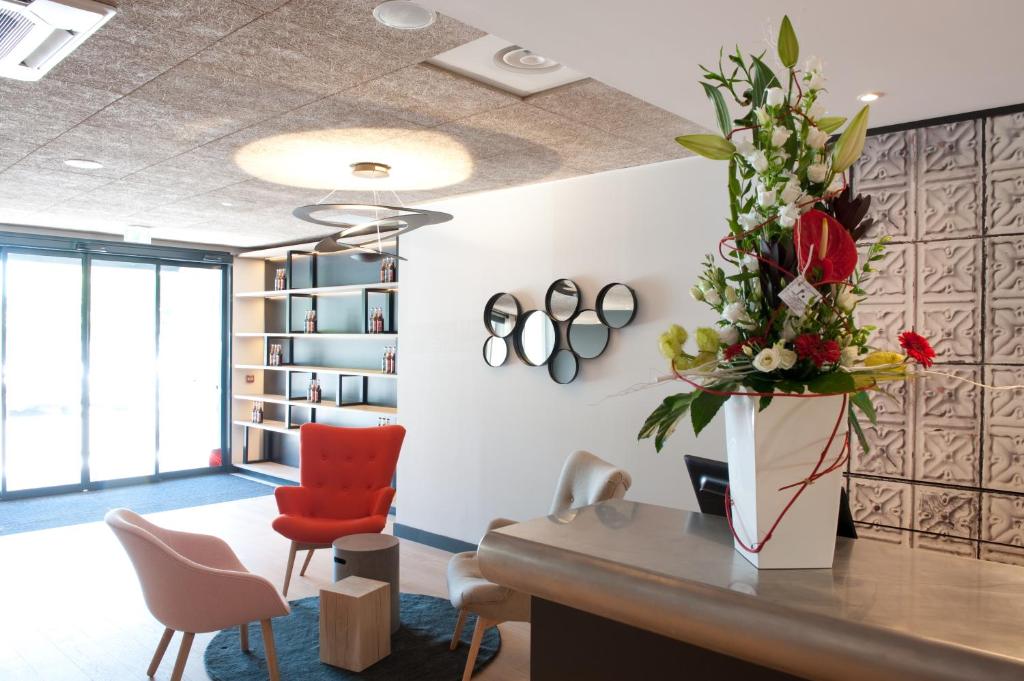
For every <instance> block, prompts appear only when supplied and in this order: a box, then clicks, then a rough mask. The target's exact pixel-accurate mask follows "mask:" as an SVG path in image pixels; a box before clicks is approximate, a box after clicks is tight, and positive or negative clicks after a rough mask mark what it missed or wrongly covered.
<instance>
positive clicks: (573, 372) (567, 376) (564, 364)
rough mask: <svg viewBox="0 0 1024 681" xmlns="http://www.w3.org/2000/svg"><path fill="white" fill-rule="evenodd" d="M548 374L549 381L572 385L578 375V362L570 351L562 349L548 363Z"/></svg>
mask: <svg viewBox="0 0 1024 681" xmlns="http://www.w3.org/2000/svg"><path fill="white" fill-rule="evenodd" d="M548 373H549V374H551V380H552V381H554V382H555V383H561V384H562V385H565V384H566V383H572V382H573V381H575V380H576V376H577V374H579V373H580V361H579V360H578V359H576V355H575V354H574V353H573V351H572V350H566V349H565V348H562V349H561V350H558V351H557V352H555V354H554V355H552V356H551V361H550V362H548Z"/></svg>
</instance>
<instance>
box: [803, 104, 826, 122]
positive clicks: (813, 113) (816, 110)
mask: <svg viewBox="0 0 1024 681" xmlns="http://www.w3.org/2000/svg"><path fill="white" fill-rule="evenodd" d="M826 112H827V109H826V108H825V103H824V102H822V101H821V100H815V102H814V104H811V105H810V106H809V107H808V108H807V116H808V117H810V118H813V119H814V120H818V119H819V118H821V117H822V116H824V115H825V113H826Z"/></svg>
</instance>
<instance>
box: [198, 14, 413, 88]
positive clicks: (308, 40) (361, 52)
mask: <svg viewBox="0 0 1024 681" xmlns="http://www.w3.org/2000/svg"><path fill="white" fill-rule="evenodd" d="M195 59H196V61H198V62H201V63H206V64H215V65H217V66H218V67H219V68H221V69H224V70H227V71H230V72H231V73H233V74H238V75H242V76H246V77H248V78H253V79H256V80H265V81H270V82H276V83H280V84H283V85H287V86H289V87H293V88H300V89H304V90H309V91H311V92H316V93H319V94H330V93H333V92H338V91H340V90H344V89H346V88H348V87H351V86H353V85H357V84H359V83H363V82H365V81H368V80H370V79H372V78H376V77H378V76H381V75H383V74H385V73H388V72H389V71H394V70H395V69H398V68H400V67H401V66H403V64H404V62H403V61H402V60H400V59H397V58H395V57H392V56H390V55H388V54H386V53H384V52H379V51H377V50H371V49H368V48H366V47H364V46H362V45H357V44H355V43H352V42H348V41H346V40H342V39H339V38H338V37H337V36H334V35H331V34H327V33H324V32H321V31H314V30H310V28H309V27H308V26H304V25H302V24H296V23H292V22H290V21H283V20H281V19H280V17H278V16H276V15H273V16H264V17H262V18H260V19H257V20H256V21H254V22H252V23H251V24H249V25H248V26H245V27H243V28H241V29H239V30H238V31H235V32H234V33H232V34H231V35H229V36H227V37H226V38H224V39H222V40H220V41H219V42H217V43H216V44H215V45H213V46H212V47H210V48H208V49H206V50H204V51H202V52H201V53H199V54H198V55H197V56H196V58H195Z"/></svg>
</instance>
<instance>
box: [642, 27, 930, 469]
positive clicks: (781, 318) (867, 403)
mask: <svg viewBox="0 0 1024 681" xmlns="http://www.w3.org/2000/svg"><path fill="white" fill-rule="evenodd" d="M778 58H779V62H780V63H781V65H782V67H783V68H784V69H785V71H784V72H783V74H782V77H781V78H780V77H779V76H778V75H777V74H776V73H775V72H774V71H773V70H772V68H771V67H770V66H769V65H768V64H767V62H766V60H765V58H764V54H763V53H762V54H760V55H750V56H749V57H744V56H743V55H742V54H741V52H740V50H739V49H738V48H737V49H736V51H735V52H734V53H731V54H725V55H723V54H720V55H719V63H718V67H717V70H713V69H709V68H705V67H701V68H702V70H703V81H702V82H701V86H702V87H703V88H704V91H705V92H706V94H707V96H708V98H709V99H710V101H711V103H712V105H713V106H714V110H715V114H716V118H717V122H718V126H719V128H720V129H721V135H716V134H701V135H687V136H683V137H678V138H676V141H677V142H678V143H679V144H681V145H682V146H684V147H686V148H687V149H690V150H691V151H693V152H695V153H697V154H699V155H701V156H705V157H707V158H710V159H715V160H721V161H726V162H727V163H728V165H729V172H728V182H729V217H728V220H727V222H728V226H729V233H728V234H727V235H726V236H725V237H724V238H722V240H721V241H720V242H719V249H718V250H719V259H718V260H716V258H715V257H714V256H711V255H709V256H707V258H706V260H705V263H704V267H703V271H702V274H701V276H700V278H699V280H698V281H697V283H696V285H694V286H693V288H692V289H691V290H690V293H691V295H692V296H693V297H694V298H695V299H697V300H698V301H702V302H704V303H705V304H707V305H708V306H709V307H710V308H711V309H712V310H713V311H714V313H715V315H716V316H717V317H718V320H717V321H716V322H715V323H714V325H713V326H708V327H703V328H698V329H696V331H695V333H694V336H695V339H696V346H697V347H696V352H693V353H691V352H688V351H687V349H686V348H687V341H688V338H689V334H688V333H687V331H686V330H685V329H683V328H682V327H680V326H678V325H673V326H672V327H671V328H670V329H669V330H668V331H667V332H666V333H664V334H662V336H661V338H660V339H659V345H660V349H661V352H662V353H663V354H664V355H665V357H666V359H668V360H669V361H670V362H671V366H672V372H673V377H674V378H677V379H679V380H682V381H684V382H686V383H688V384H690V385H691V386H692V387H693V388H694V389H693V390H692V391H691V392H687V393H681V394H676V395H671V396H669V397H668V398H666V399H665V400H664V402H662V404H661V405H660V406H659V407H658V408H657V409H655V410H654V412H653V413H652V414H651V415H650V417H648V419H647V421H646V422H645V423H644V425H643V428H642V429H641V431H640V434H639V437H640V438H649V437H652V436H653V437H654V441H655V446H656V448H657V449H658V450H659V451H660V450H661V448H662V446H663V445H664V443H665V440H666V439H667V438H668V436H669V435H671V433H672V432H674V430H675V428H676V426H677V424H678V422H679V421H680V420H681V419H682V418H683V417H684V416H685V415H687V414H689V415H690V420H691V423H692V426H693V430H694V433H697V434H699V433H700V431H701V430H702V429H703V428H704V427H705V426H706V425H707V424H708V423H709V422H710V421H711V419H712V418H713V417H714V415H715V414H716V413H717V411H718V410H719V408H720V407H721V406H722V404H724V402H725V401H726V400H727V399H728V398H729V397H730V396H732V395H737V394H745V395H752V396H755V397H759V398H760V400H759V408H760V409H762V410H763V409H765V408H766V407H768V405H769V404H771V402H772V400H773V399H774V398H777V397H783V396H803V397H812V396H821V395H838V394H843V395H847V396H848V400H844V404H847V405H848V406H847V410H848V418H849V423H850V430H851V431H852V432H853V433H854V434H855V435H856V437H857V438H858V440H859V442H860V444H861V446H863V447H864V448H865V450H866V449H867V442H866V439H865V437H864V433H863V430H862V428H861V427H860V425H859V423H858V416H857V414H856V412H857V411H859V412H860V413H861V414H862V415H863V416H864V417H866V418H867V419H869V420H870V421H871V422H874V419H875V411H874V407H873V405H872V403H871V400H870V399H869V391H873V390H881V389H882V387H881V385H882V384H883V383H885V382H887V381H894V380H905V379H907V378H908V377H909V376H910V373H909V372H908V371H907V369H908V367H909V366H910V365H912V364H916V365H919V366H920V367H922V368H924V369H927V368H928V367H929V366H931V363H932V360H933V359H934V357H935V352H934V350H932V348H931V346H930V345H929V343H928V341H927V340H926V339H925V338H923V337H922V336H920V335H918V334H916V333H914V332H913V331H907V332H905V333H903V334H901V335H900V337H899V343H900V346H901V348H902V349H903V351H904V352H903V353H899V352H895V351H892V350H888V349H880V348H877V347H875V346H873V344H872V339H871V336H872V332H873V331H875V329H874V327H872V326H861V325H858V323H857V320H856V314H855V312H856V308H857V305H858V304H860V303H861V302H862V301H863V300H864V299H865V298H866V297H867V294H866V292H865V285H866V283H867V282H868V281H869V280H870V278H871V276H872V275H873V274H874V273H875V272H876V271H877V267H878V266H879V263H880V262H881V261H882V259H883V258H884V255H885V247H886V241H887V239H886V238H885V237H883V238H880V239H878V240H875V241H873V242H868V241H866V240H865V237H867V236H868V233H869V231H870V228H871V226H872V225H873V221H872V220H871V219H869V218H867V217H866V215H867V212H868V209H869V207H870V199H869V198H867V197H862V196H856V197H854V196H853V195H852V193H851V191H850V188H849V184H848V182H847V180H846V172H847V171H848V170H849V169H850V167H851V166H852V165H853V164H854V162H856V160H857V158H858V157H859V156H860V154H861V152H862V150H863V147H864V140H865V136H866V133H867V124H868V111H869V108H868V107H867V106H865V107H864V108H862V109H861V110H860V111H859V112H858V113H857V114H856V115H855V116H854V117H853V118H852V119H851V120H850V121H849V122H847V121H846V119H844V118H842V117H837V116H829V115H827V111H826V108H825V105H824V102H823V101H822V96H823V95H824V94H825V93H826V92H827V90H826V88H825V83H826V79H825V75H824V71H823V68H822V62H821V61H820V60H819V59H814V58H812V59H810V60H809V61H808V62H807V63H806V65H805V66H804V68H803V69H799V68H797V62H798V59H799V43H798V41H797V37H796V34H795V32H794V30H793V26H792V24H791V23H790V20H789V18H788V17H785V18H783V20H782V25H781V28H780V30H779V35H778ZM727 100H728V102H730V103H731V104H734V105H735V106H737V107H741V108H742V109H743V110H744V114H743V115H742V116H741V117H739V118H735V119H734V118H733V117H732V116H731V114H730V104H727ZM844 125H845V129H843V130H842V133H841V134H839V135H838V138H835V137H834V133H838V132H839V130H840V129H842V128H843V126H844ZM858 244H859V246H858Z"/></svg>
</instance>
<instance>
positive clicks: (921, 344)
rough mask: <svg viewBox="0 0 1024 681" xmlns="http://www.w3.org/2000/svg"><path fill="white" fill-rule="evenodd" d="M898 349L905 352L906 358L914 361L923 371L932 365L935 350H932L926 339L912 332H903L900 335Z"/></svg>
mask: <svg viewBox="0 0 1024 681" xmlns="http://www.w3.org/2000/svg"><path fill="white" fill-rule="evenodd" d="M900 347H901V348H903V349H904V350H905V351H906V352H907V356H908V357H911V358H912V359H914V360H916V361H917V362H918V363H919V364H920V365H921V366H923V367H924V368H925V369H927V368H928V367H930V366H931V365H932V364H933V363H934V361H933V360H934V359H935V350H933V349H932V345H931V343H929V342H928V339H927V338H925V337H924V336H922V335H921V334H919V333H915V332H913V331H904V332H903V333H901V334H900Z"/></svg>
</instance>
